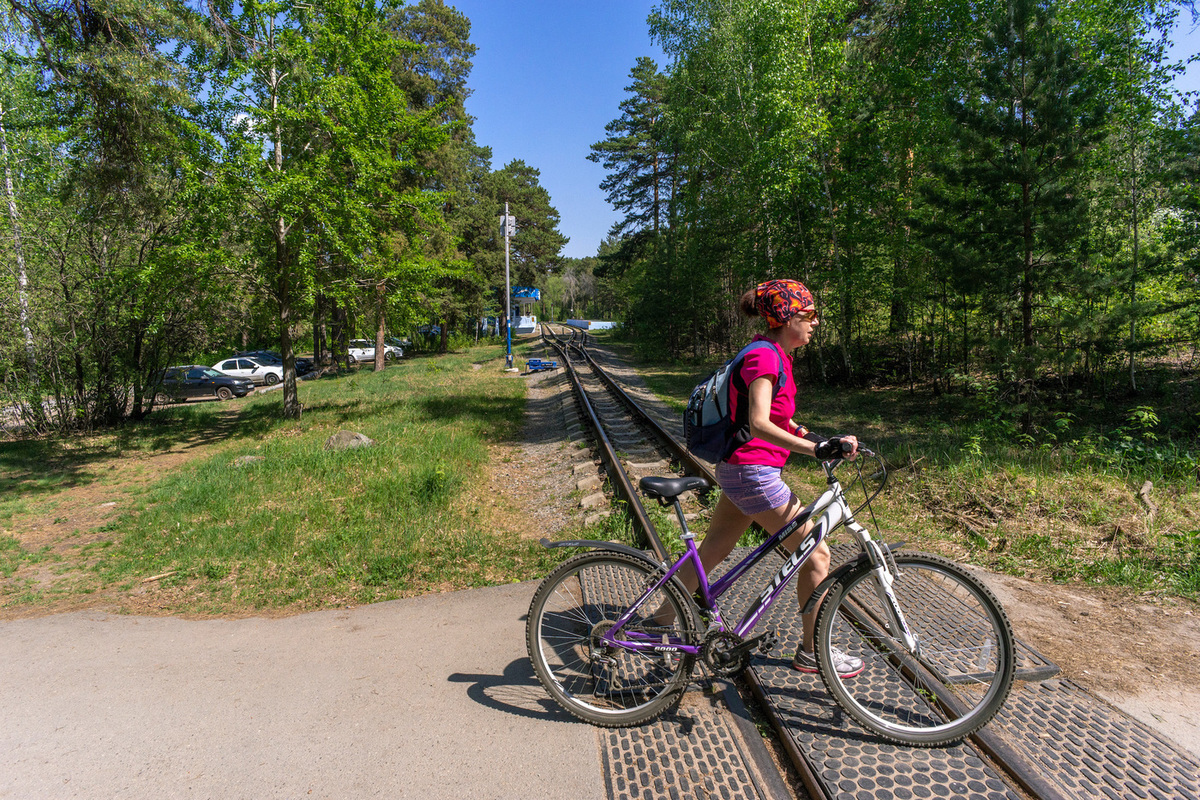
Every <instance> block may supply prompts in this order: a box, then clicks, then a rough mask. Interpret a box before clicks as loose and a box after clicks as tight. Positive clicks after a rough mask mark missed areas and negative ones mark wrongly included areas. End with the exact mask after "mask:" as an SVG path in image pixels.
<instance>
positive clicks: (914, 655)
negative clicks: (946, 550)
mask: <svg viewBox="0 0 1200 800" xmlns="http://www.w3.org/2000/svg"><path fill="white" fill-rule="evenodd" d="M895 565H896V575H895V578H896V580H895V584H894V585H893V587H892V588H893V591H894V593H895V596H896V601H897V604H898V605H899V607H900V609H901V611H902V613H903V615H904V619H905V622H906V623H907V625H908V628H909V631H910V632H911V633H912V635H913V636H914V637H915V639H916V642H917V646H916V648H915V650H912V651H910V650H909V648H908V647H907V646H906V645H905V643H904V641H903V637H902V636H899V635H897V634H896V633H895V632H894V631H893V630H892V627H893V626H892V624H891V622H890V619H889V615H888V614H887V612H886V610H885V607H884V602H883V600H882V597H881V594H882V590H881V588H880V586H879V582H878V580H877V578H876V576H875V573H874V572H873V571H872V570H871V569H870V568H869V567H864V568H862V569H859V570H855V571H854V572H852V573H851V574H850V575H848V576H847V577H846V578H845V579H843V580H842V581H841V582H839V584H838V585H837V586H835V587H834V588H833V589H831V590H830V592H829V594H828V595H827V596H826V598H825V601H824V602H823V603H822V605H821V610H820V612H819V614H818V615H817V631H816V636H817V643H818V646H817V662H818V666H819V667H820V671H821V678H822V680H824V682H825V685H826V687H828V689H829V692H830V693H831V694H832V695H833V697H834V698H835V699H836V700H837V702H838V704H839V705H841V706H842V707H843V708H844V709H845V710H846V711H847V712H848V713H849V714H850V715H851V716H852V717H854V719H856V720H858V722H860V723H861V724H862V725H864V726H865V727H867V728H869V729H870V730H872V731H874V732H876V733H878V734H879V735H881V736H883V737H884V738H885V739H888V740H889V741H892V742H899V743H901V744H909V745H919V746H926V747H933V746H938V745H944V744H949V743H951V742H957V741H959V740H961V739H962V738H963V737H964V736H967V735H969V734H971V733H974V732H975V731H977V730H978V729H979V728H981V727H982V726H983V725H985V724H986V723H987V722H988V720H990V719H991V718H992V717H993V716H994V715H995V714H996V712H997V711H999V710H1000V706H1001V705H1003V703H1004V700H1005V699H1006V698H1007V697H1008V692H1009V689H1010V688H1011V687H1012V681H1013V672H1014V655H1013V636H1012V628H1011V626H1010V625H1009V622H1008V618H1007V617H1006V616H1005V614H1004V610H1003V609H1002V608H1001V607H1000V604H999V602H998V601H997V600H996V598H995V596H994V595H993V594H992V593H991V591H990V590H989V589H988V588H987V587H986V586H984V585H983V584H982V583H981V582H980V581H979V580H977V579H976V578H975V577H974V576H972V575H971V574H970V573H969V572H967V571H966V570H964V569H963V568H961V567H959V566H958V565H957V564H955V563H954V562H952V561H949V560H947V559H944V558H941V557H940V556H935V555H929V554H925V553H904V554H896V555H895ZM833 650H838V651H841V652H842V653H845V654H846V655H849V656H857V657H858V658H861V659H863V661H864V662H865V667H864V669H863V671H862V672H861V673H860V674H858V675H857V676H856V677H853V678H844V677H842V676H840V675H839V674H838V673H837V670H836V669H835V668H834V660H833V658H832V657H831V651H833Z"/></svg>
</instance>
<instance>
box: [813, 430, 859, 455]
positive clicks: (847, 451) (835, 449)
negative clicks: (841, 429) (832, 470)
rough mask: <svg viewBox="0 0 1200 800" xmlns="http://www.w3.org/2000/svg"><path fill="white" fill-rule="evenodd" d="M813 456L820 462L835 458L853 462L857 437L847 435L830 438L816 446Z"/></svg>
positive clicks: (856, 451)
mask: <svg viewBox="0 0 1200 800" xmlns="http://www.w3.org/2000/svg"><path fill="white" fill-rule="evenodd" d="M815 455H816V457H817V458H818V459H820V460H821V461H832V460H833V459H837V458H844V459H846V460H847V461H853V460H854V459H855V458H856V457H857V456H858V437H857V436H852V435H851V434H848V433H845V434H839V435H838V436H832V437H830V438H829V439H826V440H825V441H823V442H821V443H820V444H819V445H817V450H816V453H815Z"/></svg>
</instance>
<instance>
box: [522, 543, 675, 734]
mask: <svg viewBox="0 0 1200 800" xmlns="http://www.w3.org/2000/svg"><path fill="white" fill-rule="evenodd" d="M659 577H661V575H660V574H654V570H653V567H651V566H650V565H648V564H645V563H643V562H642V561H640V560H639V559H637V558H634V557H632V556H629V555H625V554H623V553H616V552H609V551H596V552H591V553H584V554H582V555H578V556H575V557H574V558H571V559H569V560H567V561H565V562H563V563H562V564H561V565H560V566H559V567H558V568H557V569H556V570H555V571H554V572H552V573H550V575H548V576H547V577H546V579H545V580H544V581H542V584H541V586H539V587H538V590H537V592H536V593H534V596H533V601H532V603H530V606H529V618H528V621H527V622H526V629H525V632H526V640H527V642H526V644H527V646H528V648H529V658H530V660H531V661H533V668H534V671H535V672H536V673H537V676H538V680H539V681H541V683H542V686H544V687H545V688H546V691H547V692H549V693H550V696H551V697H553V698H554V699H555V700H556V701H558V703H559V704H560V705H561V706H562V707H563V708H565V709H566V710H567V711H569V712H571V713H572V714H574V715H575V716H577V717H579V718H580V719H583V720H586V721H587V722H591V723H594V724H596V725H602V726H605V727H618V726H622V725H638V724H641V723H643V722H646V721H648V720H651V719H654V718H655V717H657V716H659V715H660V714H663V713H664V712H666V711H668V710H670V709H672V708H674V707H675V706H676V705H677V704H678V703H679V701H680V699H681V698H682V697H683V692H684V690H685V689H686V688H687V684H688V681H689V679H690V678H691V674H692V667H693V665H694V663H695V657H694V656H692V655H690V654H688V653H681V652H669V653H668V652H640V651H634V650H626V649H622V648H613V647H608V646H605V645H604V644H603V643H602V642H601V638H600V637H601V636H602V635H603V634H604V632H605V631H607V630H609V629H610V628H611V627H612V624H613V623H615V622H616V621H617V619H619V618H620V617H621V615H622V614H624V613H625V611H626V610H627V609H628V608H629V607H630V606H632V605H633V603H634V602H635V601H636V600H637V598H638V597H639V596H641V594H642V592H644V591H645V590H646V589H648V588H650V586H651V585H653V584H654V583H655V582H656V581H657V580H658V578H659ZM660 609H670V612H671V613H673V619H672V621H671V622H669V623H666V624H655V623H652V622H650V621H648V620H647V619H646V618H647V617H649V616H651V615H652V614H655V613H656V612H658V611H659V610H660ZM663 616H666V614H664V615H663ZM623 630H624V631H625V633H631V634H633V635H641V636H644V637H649V638H652V639H653V640H654V641H656V642H660V643H661V642H663V641H664V639H663V637H664V636H666V637H667V639H666V640H665V641H666V642H670V643H674V644H679V643H683V642H687V643H693V642H695V641H696V634H695V626H694V624H693V617H692V612H691V604H690V603H689V602H688V600H687V599H686V598H685V597H684V595H683V593H682V592H681V591H680V590H679V589H678V588H677V587H676V586H675V584H674V583H668V584H667V585H666V586H665V587H664V588H662V589H659V590H657V591H656V592H654V594H652V595H651V596H650V598H649V600H648V601H647V602H646V604H645V605H644V606H643V607H642V608H641V609H640V613H639V614H638V615H637V616H635V617H634V619H633V620H632V621H631V622H630V624H628V625H627V626H626V627H625V628H624V629H623Z"/></svg>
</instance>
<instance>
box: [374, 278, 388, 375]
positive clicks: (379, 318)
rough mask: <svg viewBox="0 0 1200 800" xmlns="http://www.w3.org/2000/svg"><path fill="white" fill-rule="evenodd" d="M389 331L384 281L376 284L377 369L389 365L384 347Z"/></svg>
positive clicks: (380, 369) (378, 370)
mask: <svg viewBox="0 0 1200 800" xmlns="http://www.w3.org/2000/svg"><path fill="white" fill-rule="evenodd" d="M386 333H387V286H386V284H385V283H384V281H382V280H381V281H379V282H378V283H376V284H375V371H376V372H382V371H383V368H384V367H386V366H387V355H386V353H385V351H384V349H383V337H384V335H385V334H386Z"/></svg>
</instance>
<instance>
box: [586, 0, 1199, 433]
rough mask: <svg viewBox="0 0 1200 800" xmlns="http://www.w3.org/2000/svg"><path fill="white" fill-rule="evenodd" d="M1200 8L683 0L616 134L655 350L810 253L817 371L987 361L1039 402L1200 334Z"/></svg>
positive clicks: (1025, 411)
mask: <svg viewBox="0 0 1200 800" xmlns="http://www.w3.org/2000/svg"><path fill="white" fill-rule="evenodd" d="M1190 8H1191V6H1190V4H1186V3H1179V2H1174V0H1166V2H1160V1H1159V0H1144V1H1143V2H1136V3H1124V2H1107V1H1103V2H1097V3H1091V4H1082V5H1081V4H1078V3H1068V2H1062V1H1061V0H1037V1H1036V2H1035V1H1034V0H987V2H983V3H976V4H965V3H949V4H946V3H939V4H851V3H844V2H837V0H809V2H805V3H802V4H796V3H783V2H773V1H772V0H732V2H720V3H715V2H710V1H709V0H664V1H663V2H660V3H659V4H658V5H657V6H656V8H655V10H654V12H653V13H652V15H651V18H650V27H651V32H652V35H654V36H655V38H656V39H657V41H658V42H659V44H660V45H661V46H662V48H663V50H664V52H666V54H667V56H668V57H669V59H670V63H668V64H667V65H666V66H665V68H664V69H663V70H662V71H659V70H658V68H657V66H656V65H655V64H654V63H653V62H652V61H650V60H649V59H639V60H638V61H637V63H636V64H635V65H634V68H633V70H632V71H631V73H630V75H631V78H632V81H631V83H630V85H629V86H628V87H627V93H628V94H627V96H626V98H625V99H624V100H623V101H622V102H621V104H620V107H619V116H618V117H617V118H616V119H614V120H613V121H612V122H611V123H610V124H609V125H608V126H607V128H606V134H607V136H606V138H605V139H603V140H601V141H600V142H597V143H596V144H595V145H593V153H592V156H591V158H592V159H593V160H597V161H600V162H601V163H603V164H604V166H605V168H606V170H607V176H606V178H605V180H604V182H603V183H602V189H604V190H605V191H606V192H608V194H609V199H610V202H612V204H613V206H614V208H615V209H617V210H618V212H620V213H621V214H622V220H621V222H620V223H619V224H618V226H617V227H616V228H615V229H614V237H613V238H612V239H611V241H609V242H607V243H606V244H605V245H604V246H603V247H602V252H601V254H600V257H601V262H602V265H601V267H600V269H599V270H598V273H597V274H598V275H600V276H601V277H603V278H604V279H606V280H608V281H609V282H610V285H611V286H612V287H613V289H614V291H615V292H616V293H617V303H616V304H617V305H618V306H619V307H621V308H623V309H624V322H625V323H626V329H627V330H629V331H630V332H631V335H632V336H633V339H634V342H635V346H638V347H640V348H642V349H643V350H644V351H645V353H646V354H647V355H656V356H659V357H666V358H669V359H675V358H690V359H693V360H709V359H715V358H719V357H720V356H723V355H727V354H728V353H729V352H730V351H732V350H733V349H735V348H736V347H737V346H739V345H740V343H741V342H742V341H743V340H744V338H745V336H746V335H747V333H748V329H747V327H746V326H745V324H744V323H742V322H741V321H740V320H739V319H738V316H737V313H736V301H737V298H738V296H739V295H740V294H741V292H743V291H745V289H747V288H749V287H751V286H753V285H754V284H755V283H757V282H759V281H761V280H764V279H766V278H771V277H781V276H790V277H795V278H798V279H800V280H803V281H804V282H805V283H806V284H807V285H808V286H809V288H810V289H812V290H813V291H814V294H815V295H816V298H817V302H818V305H819V306H820V307H821V310H822V325H821V326H819V327H818V328H817V330H816V333H815V336H814V340H813V343H812V344H810V345H809V347H808V348H807V349H806V352H805V354H804V362H803V363H804V366H805V369H806V371H807V373H808V374H809V376H810V377H811V378H813V379H815V380H817V381H821V382H837V383H842V384H845V383H865V382H899V381H902V382H904V383H907V384H908V385H910V386H912V387H914V388H915V387H916V386H918V385H925V386H927V387H929V388H930V389H931V390H932V392H933V393H934V394H935V395H938V394H940V393H942V392H945V391H947V390H951V389H954V390H960V391H968V392H969V391H974V390H975V389H974V388H973V387H975V386H977V385H978V379H979V378H980V377H981V376H985V375H986V376H988V377H989V379H990V380H991V381H992V382H994V383H995V384H996V391H997V392H999V393H1000V394H1001V395H1003V396H1005V397H1006V398H1007V400H1006V402H1008V403H1009V404H1010V405H1011V406H1014V407H1016V410H1017V416H1018V418H1019V421H1020V422H1021V423H1022V424H1024V425H1025V426H1026V427H1028V425H1030V424H1032V416H1031V415H1033V414H1035V413H1037V412H1038V411H1039V410H1045V409H1046V408H1048V407H1051V406H1053V405H1054V403H1055V402H1057V400H1058V398H1060V397H1063V396H1064V395H1063V394H1062V392H1063V389H1067V392H1068V396H1069V392H1070V391H1072V390H1073V387H1075V386H1082V387H1083V388H1084V389H1085V391H1086V392H1088V393H1098V392H1108V391H1111V390H1112V388H1113V385H1112V381H1113V380H1114V375H1115V374H1114V373H1113V372H1112V371H1111V367H1112V366H1113V365H1114V364H1116V363H1120V362H1121V361H1125V362H1126V363H1127V366H1128V372H1127V379H1126V380H1125V381H1124V384H1125V387H1124V388H1125V389H1126V390H1128V391H1134V392H1136V391H1138V390H1140V389H1142V388H1143V387H1142V386H1141V384H1140V381H1139V380H1138V379H1137V370H1136V369H1135V361H1137V360H1138V359H1146V358H1151V357H1155V356H1158V355H1161V354H1163V353H1165V352H1167V351H1168V350H1170V349H1171V348H1172V347H1178V346H1179V345H1181V344H1192V345H1193V346H1194V345H1195V344H1196V341H1197V340H1196V325H1195V320H1196V318H1197V310H1196V308H1197V307H1196V302H1197V295H1196V291H1195V285H1196V284H1195V281H1194V275H1195V272H1196V269H1195V247H1194V244H1195V241H1196V237H1194V236H1193V235H1192V228H1194V227H1195V226H1194V224H1193V223H1194V217H1195V215H1194V214H1193V213H1191V212H1190V211H1189V210H1188V209H1190V208H1192V206H1194V203H1193V202H1192V200H1191V199H1189V198H1192V197H1193V195H1194V191H1193V190H1194V185H1195V182H1194V181H1192V180H1190V179H1189V178H1188V177H1185V176H1192V174H1193V173H1194V171H1195V170H1194V163H1195V158H1194V157H1192V158H1190V159H1189V157H1188V154H1189V153H1194V147H1192V145H1193V144H1194V136H1193V135H1192V129H1191V128H1189V124H1190V123H1188V122H1186V121H1185V114H1184V113H1183V112H1184V108H1185V106H1184V105H1183V101H1182V98H1180V97H1178V96H1176V95H1175V94H1174V93H1173V92H1172V91H1171V89H1170V79H1171V76H1172V75H1173V71H1174V70H1176V69H1177V65H1175V64H1173V63H1171V62H1170V61H1169V59H1168V57H1167V55H1166V53H1167V49H1166V43H1167V41H1168V35H1169V33H1170V31H1171V30H1172V27H1173V26H1175V25H1176V24H1186V22H1185V21H1183V20H1182V19H1181V11H1184V10H1185V9H1186V10H1189V11H1190ZM1189 147H1192V149H1190V150H1189ZM1193 177H1194V176H1193ZM1189 204H1190V205H1189ZM664 207H665V210H664ZM649 209H657V211H656V212H650V211H648V210H649ZM664 308H670V309H671V310H672V313H671V314H662V313H661V310H662V309H664Z"/></svg>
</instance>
